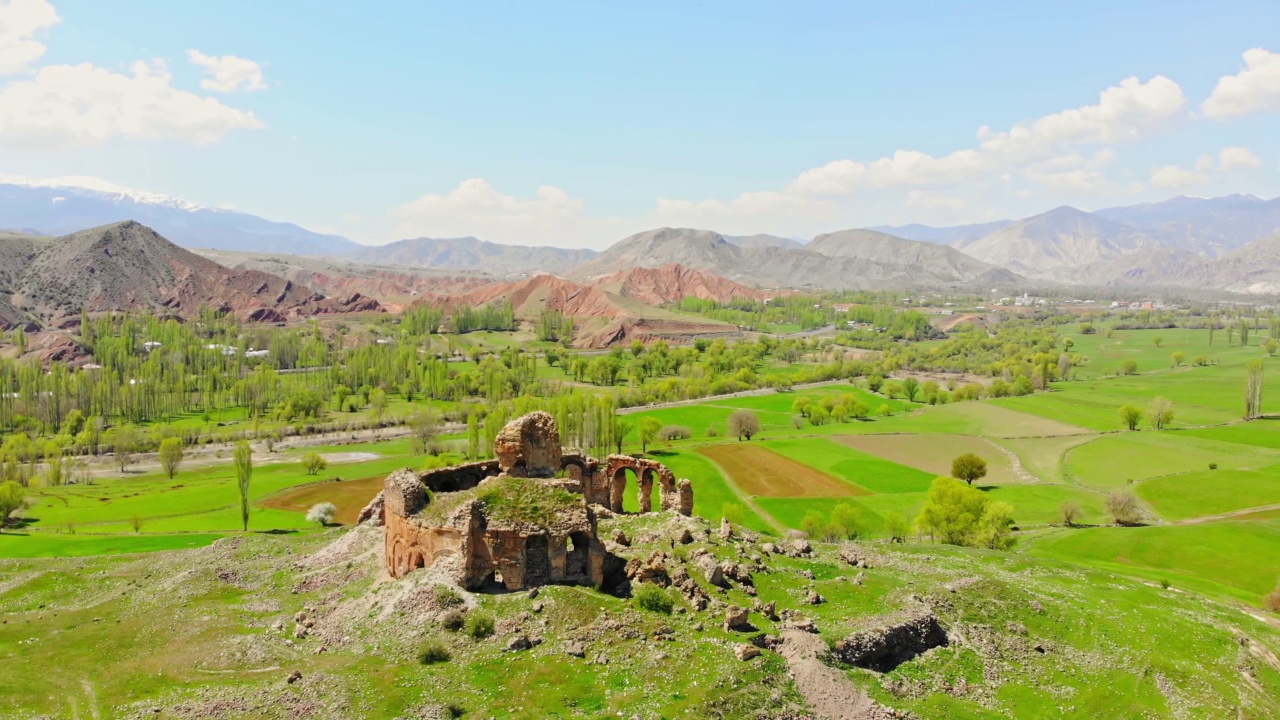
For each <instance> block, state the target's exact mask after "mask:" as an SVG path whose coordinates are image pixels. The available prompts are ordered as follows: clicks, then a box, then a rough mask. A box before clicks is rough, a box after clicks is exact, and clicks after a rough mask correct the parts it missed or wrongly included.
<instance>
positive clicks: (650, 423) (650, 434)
mask: <svg viewBox="0 0 1280 720" xmlns="http://www.w3.org/2000/svg"><path fill="white" fill-rule="evenodd" d="M661 430H662V421H661V420H659V419H658V418H655V417H647V418H643V419H641V420H640V428H639V433H640V452H642V453H644V452H649V443H651V442H653V441H654V440H657V439H658V432H659V431H661Z"/></svg>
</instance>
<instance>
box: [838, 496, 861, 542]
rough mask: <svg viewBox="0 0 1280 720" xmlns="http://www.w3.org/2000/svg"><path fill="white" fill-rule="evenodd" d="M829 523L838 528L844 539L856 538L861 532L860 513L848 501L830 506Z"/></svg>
mask: <svg viewBox="0 0 1280 720" xmlns="http://www.w3.org/2000/svg"><path fill="white" fill-rule="evenodd" d="M831 524H832V525H834V526H835V527H836V528H838V529H839V531H840V534H841V535H842V536H843V537H844V539H846V540H857V539H858V537H859V536H861V535H862V533H863V528H862V515H861V514H860V513H859V512H858V509H857V508H855V507H854V506H852V505H850V504H848V503H840V504H838V505H836V506H835V507H834V508H832V510H831Z"/></svg>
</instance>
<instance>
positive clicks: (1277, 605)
mask: <svg viewBox="0 0 1280 720" xmlns="http://www.w3.org/2000/svg"><path fill="white" fill-rule="evenodd" d="M1262 607H1264V608H1266V609H1268V610H1270V611H1271V612H1274V613H1280V584H1277V585H1276V589H1275V590H1272V591H1271V593H1270V594H1269V595H1266V596H1265V597H1263V598H1262Z"/></svg>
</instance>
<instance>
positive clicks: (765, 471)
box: [700, 444, 867, 498]
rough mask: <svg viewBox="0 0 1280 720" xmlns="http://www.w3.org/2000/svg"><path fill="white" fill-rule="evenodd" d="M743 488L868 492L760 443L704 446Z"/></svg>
mask: <svg viewBox="0 0 1280 720" xmlns="http://www.w3.org/2000/svg"><path fill="white" fill-rule="evenodd" d="M700 452H702V454H703V455H706V456H707V457H709V458H711V460H712V461H714V462H715V463H716V464H717V465H719V466H720V467H721V468H724V471H725V472H726V473H728V474H729V477H731V478H733V482H734V483H735V484H737V486H738V487H740V488H741V489H742V490H743V491H744V492H746V493H748V494H750V495H756V496H759V497H789V498H835V497H849V496H853V495H866V494H867V491H866V490H865V489H863V488H860V487H858V486H857V485H854V484H853V483H849V482H842V481H841V480H839V479H837V478H835V477H832V476H831V475H828V474H827V473H824V472H821V471H819V470H815V469H813V468H811V467H809V466H807V465H802V464H801V463H798V462H795V461H794V460H791V459H789V458H786V457H783V456H781V455H779V454H777V453H774V452H770V451H769V450H767V449H765V448H763V447H761V446H759V445H746V444H735V445H730V444H722V445H713V446H710V447H707V448H703V449H702V450H701V451H700Z"/></svg>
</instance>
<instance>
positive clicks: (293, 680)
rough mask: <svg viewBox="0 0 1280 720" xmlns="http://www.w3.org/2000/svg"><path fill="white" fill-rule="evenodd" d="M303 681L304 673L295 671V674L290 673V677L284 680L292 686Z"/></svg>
mask: <svg viewBox="0 0 1280 720" xmlns="http://www.w3.org/2000/svg"><path fill="white" fill-rule="evenodd" d="M301 679H302V671H301V670H294V671H293V672H291V673H289V677H287V678H285V679H284V681H285V682H286V683H288V684H290V685H292V684H294V683H296V682H298V681H299V680H301Z"/></svg>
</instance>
